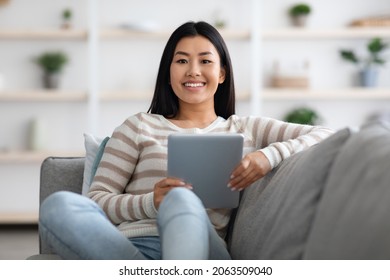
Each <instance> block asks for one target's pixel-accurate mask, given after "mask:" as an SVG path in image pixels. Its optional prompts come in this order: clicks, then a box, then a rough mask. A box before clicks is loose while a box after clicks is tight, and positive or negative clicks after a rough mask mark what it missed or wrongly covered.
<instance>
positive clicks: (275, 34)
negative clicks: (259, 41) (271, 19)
mask: <svg viewBox="0 0 390 280" xmlns="http://www.w3.org/2000/svg"><path fill="white" fill-rule="evenodd" d="M262 37H263V39H269V40H271V39H365V38H373V37H382V38H383V37H384V38H389V37H390V28H389V27H377V28H372V27H370V28H369V27H366V28H365V27H345V28H324V29H320V28H280V29H264V31H263V32H262Z"/></svg>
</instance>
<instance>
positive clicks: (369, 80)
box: [340, 38, 389, 87]
mask: <svg viewBox="0 0 390 280" xmlns="http://www.w3.org/2000/svg"><path fill="white" fill-rule="evenodd" d="M388 47H389V44H388V43H385V42H383V41H382V39H381V38H373V39H371V40H370V41H369V42H368V44H367V51H368V53H369V56H368V57H367V58H365V59H363V58H359V57H358V56H357V55H356V54H355V52H354V51H353V50H346V49H342V50H340V56H341V57H342V58H343V59H344V60H346V61H348V62H351V63H353V64H355V65H357V66H358V67H360V70H359V76H360V77H359V78H360V83H361V86H363V87H375V86H376V85H377V77H378V66H380V65H384V64H385V62H386V61H385V60H384V59H383V58H382V57H381V56H380V55H381V53H382V52H383V51H385V50H386V49H387V48H388Z"/></svg>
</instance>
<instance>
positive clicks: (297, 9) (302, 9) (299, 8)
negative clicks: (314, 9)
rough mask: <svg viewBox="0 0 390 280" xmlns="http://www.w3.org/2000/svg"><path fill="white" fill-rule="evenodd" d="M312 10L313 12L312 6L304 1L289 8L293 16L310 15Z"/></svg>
mask: <svg viewBox="0 0 390 280" xmlns="http://www.w3.org/2000/svg"><path fill="white" fill-rule="evenodd" d="M310 12H311V8H310V6H309V5H307V4H304V3H299V4H295V5H293V6H292V7H291V8H290V9H289V13H290V15H291V16H293V17H296V16H301V15H308V14H310Z"/></svg>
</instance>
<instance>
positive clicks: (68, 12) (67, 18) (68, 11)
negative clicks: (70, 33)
mask: <svg viewBox="0 0 390 280" xmlns="http://www.w3.org/2000/svg"><path fill="white" fill-rule="evenodd" d="M62 18H63V19H64V20H65V21H70V20H71V18H72V10H71V9H65V10H63V11H62Z"/></svg>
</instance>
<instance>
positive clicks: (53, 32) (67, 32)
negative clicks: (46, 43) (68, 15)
mask: <svg viewBox="0 0 390 280" xmlns="http://www.w3.org/2000/svg"><path fill="white" fill-rule="evenodd" d="M87 37H88V33H87V31H86V30H76V29H4V28H2V29H0V39H9V40H34V39H36V40H47V39H49V40H86V39H87Z"/></svg>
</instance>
